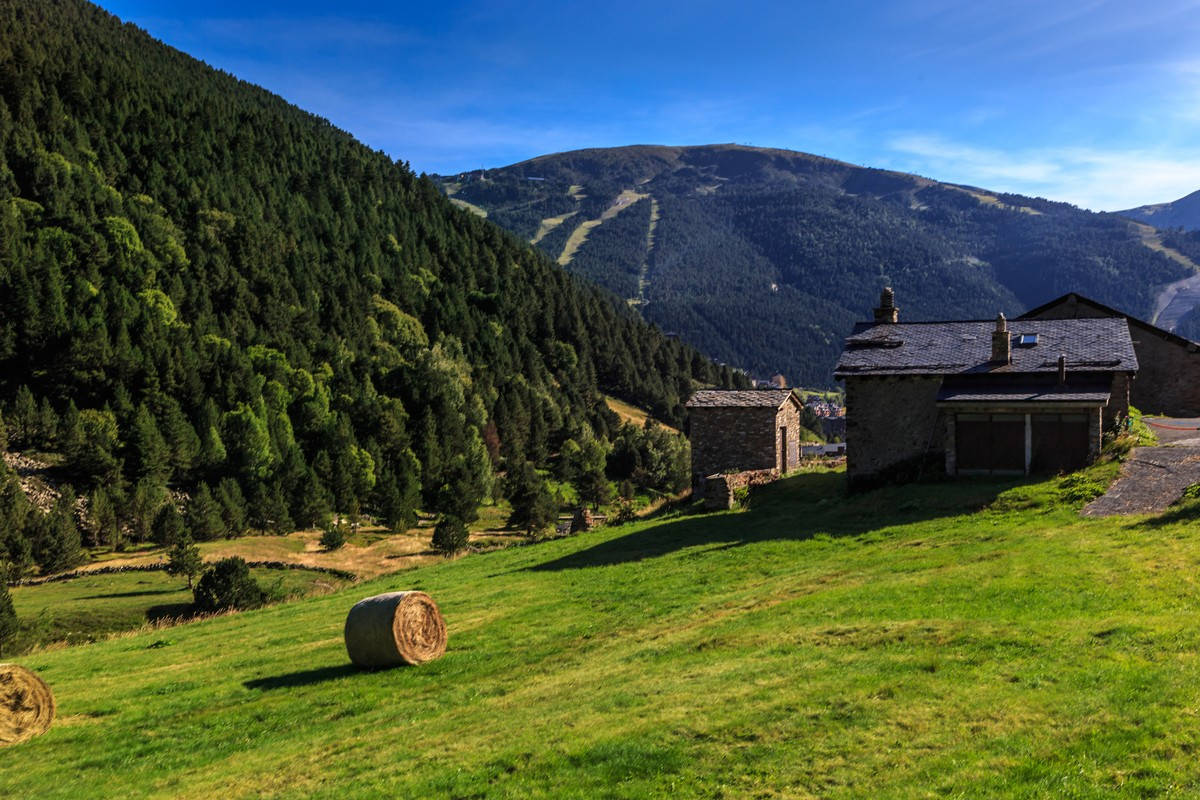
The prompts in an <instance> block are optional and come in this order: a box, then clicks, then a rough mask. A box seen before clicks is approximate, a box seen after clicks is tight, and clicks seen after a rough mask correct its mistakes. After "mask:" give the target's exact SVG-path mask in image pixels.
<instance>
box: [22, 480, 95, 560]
mask: <svg viewBox="0 0 1200 800" xmlns="http://www.w3.org/2000/svg"><path fill="white" fill-rule="evenodd" d="M60 491H61V494H60V495H59V497H58V499H57V500H55V501H54V505H53V506H52V507H51V509H50V511H49V513H46V514H40V515H38V516H39V517H40V519H38V520H37V522H36V533H35V534H34V539H33V557H34V560H35V561H37V563H38V565H39V566H40V567H41V568H42V574H43V575H48V574H50V573H54V572H62V571H63V570H67V569H70V568H71V567H74V566H77V565H79V564H81V563H83V560H84V557H85V556H84V552H83V545H82V543H81V541H80V536H79V527H78V525H76V523H75V492H74V491H72V489H71V487H70V486H64V487H62V489H61V490H60Z"/></svg>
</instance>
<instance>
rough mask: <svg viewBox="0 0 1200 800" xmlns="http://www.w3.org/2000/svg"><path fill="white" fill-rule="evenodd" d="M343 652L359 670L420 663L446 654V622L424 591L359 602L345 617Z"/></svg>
mask: <svg viewBox="0 0 1200 800" xmlns="http://www.w3.org/2000/svg"><path fill="white" fill-rule="evenodd" d="M345 639H346V652H347V653H348V654H349V655H350V660H351V661H352V662H354V664H355V665H357V666H359V667H365V668H369V669H377V668H380V667H396V666H400V665H402V664H423V663H425V662H426V661H432V660H434V659H435V658H439V657H441V655H442V654H443V653H445V652H446V623H445V621H444V620H443V619H442V613H441V612H440V611H438V607H437V604H436V603H434V602H433V598H432V597H430V596H429V595H427V594H425V593H424V592H388V593H387V594H379V595H375V596H374V597H368V598H366V599H365V600H360V601H359V602H358V603H356V604H355V605H354V607H353V608H351V609H350V613H349V614H347V615H346V629H345Z"/></svg>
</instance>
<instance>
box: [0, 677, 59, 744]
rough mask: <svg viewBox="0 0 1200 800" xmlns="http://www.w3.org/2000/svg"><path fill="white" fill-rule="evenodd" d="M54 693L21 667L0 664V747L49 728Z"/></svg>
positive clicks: (53, 708) (39, 733) (39, 679)
mask: <svg viewBox="0 0 1200 800" xmlns="http://www.w3.org/2000/svg"><path fill="white" fill-rule="evenodd" d="M54 711H55V705H54V693H53V692H51V691H50V687H49V686H47V685H46V682H45V681H43V680H42V679H41V678H39V677H38V676H37V675H35V674H33V673H32V672H30V671H29V670H27V669H25V668H24V667H19V666H17V665H16V664H0V747H3V746H5V745H10V744H18V743H19V742H23V741H25V740H27V739H32V738H33V737H35V736H40V735H42V734H43V733H45V732H46V731H48V730H49V729H50V723H51V722H53V721H54Z"/></svg>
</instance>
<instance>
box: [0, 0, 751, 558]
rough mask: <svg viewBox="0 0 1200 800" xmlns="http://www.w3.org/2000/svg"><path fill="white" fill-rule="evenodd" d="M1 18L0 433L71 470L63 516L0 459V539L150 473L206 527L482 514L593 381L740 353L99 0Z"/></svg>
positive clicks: (156, 530) (109, 529)
mask: <svg viewBox="0 0 1200 800" xmlns="http://www.w3.org/2000/svg"><path fill="white" fill-rule="evenodd" d="M0 30H2V31H3V34H2V36H0V409H2V411H3V416H4V419H5V424H4V425H0V439H2V438H4V436H5V435H6V434H7V438H8V440H9V441H8V444H9V445H10V446H11V447H12V448H14V449H21V450H30V449H32V450H36V451H42V452H45V453H48V455H47V458H48V459H49V460H50V462H51V463H54V464H57V465H58V466H57V475H58V477H59V479H60V480H62V481H63V482H64V483H68V482H69V483H70V484H71V485H72V486H73V487H74V489H75V490H76V491H79V492H86V493H87V494H88V495H89V497H90V503H89V504H88V508H87V513H86V514H85V515H83V518H84V519H85V525H84V529H83V531H82V532H80V531H77V530H75V528H74V523H73V521H72V516H73V515H72V505H73V497H72V496H71V494H70V492H69V491H67V492H64V496H63V498H62V499H61V500H60V501H59V503H58V505H57V506H56V508H55V510H54V511H53V512H52V513H51V514H49V515H41V514H37V513H35V512H33V511H31V509H30V508H29V507H28V504H27V503H25V502H24V500H23V499H22V497H21V493H20V491H19V490H18V489H17V488H15V480H14V479H13V478H12V476H11V475H6V474H3V473H4V467H3V465H2V464H0V562H3V561H4V560H5V559H6V558H7V560H9V561H12V562H16V563H17V564H18V565H19V566H24V565H28V564H29V563H30V562H31V561H37V562H38V563H39V564H41V565H42V567H43V568H44V569H53V568H58V567H62V566H66V565H68V564H69V563H71V562H72V561H74V560H77V559H78V553H79V544H80V537H81V536H82V539H83V541H84V542H85V543H88V542H92V543H108V544H114V543H120V541H121V540H122V539H124V538H125V537H128V536H132V537H134V538H146V537H150V536H155V535H159V536H165V535H168V534H169V533H170V532H171V531H172V530H175V529H177V528H178V527H179V526H178V524H177V522H175V521H173V520H172V519H171V517H172V515H174V514H175V507H176V504H175V503H171V502H168V494H167V491H168V487H170V488H172V489H179V490H182V491H183V492H184V493H186V494H187V495H190V497H191V502H190V503H188V504H187V514H188V515H189V520H188V521H189V523H191V525H190V527H191V529H192V530H193V531H200V532H205V533H206V535H221V534H223V533H224V534H229V533H237V532H239V531H240V530H241V529H243V528H245V527H246V526H254V527H258V528H265V529H276V530H284V529H287V528H289V527H290V526H293V525H297V526H301V525H311V524H313V523H315V522H318V521H319V520H320V519H321V518H322V517H323V516H327V515H328V513H329V512H330V511H331V510H338V511H342V512H351V513H353V512H358V511H369V512H371V513H373V514H375V515H376V516H378V517H379V518H380V519H382V520H384V521H385V522H386V523H388V524H389V525H391V526H393V527H403V526H405V525H407V524H409V523H410V522H411V521H412V518H413V513H414V509H416V508H417V507H420V508H423V509H427V510H432V511H440V512H443V513H451V514H454V515H457V516H460V517H464V518H472V517H473V516H474V513H475V508H476V506H477V504H478V503H479V502H480V501H481V499H483V498H484V497H485V495H488V494H489V493H490V492H492V490H493V484H494V480H495V476H496V474H497V473H498V472H499V471H501V470H503V469H504V468H505V467H508V466H512V465H521V466H524V465H526V464H532V465H535V466H545V465H546V464H547V461H548V460H549V458H550V457H551V454H552V453H554V452H555V451H556V450H557V449H558V448H559V446H560V444H561V443H563V442H564V441H565V440H568V439H575V440H577V442H582V443H584V444H586V443H587V442H590V441H601V440H603V439H604V437H606V436H613V435H615V434H616V430H615V428H616V424H617V419H616V417H615V415H613V414H612V413H611V412H609V411H608V410H607V409H606V407H605V405H604V402H603V400H602V398H601V392H607V393H609V394H612V395H616V396H618V397H621V398H623V399H625V400H628V401H630V402H633V403H636V404H638V405H640V406H642V407H644V408H647V409H649V410H650V411H652V412H653V413H654V414H655V415H657V416H658V417H659V418H661V419H664V420H666V421H669V422H672V423H679V422H680V420H681V415H682V409H681V403H682V402H683V401H685V400H686V399H687V396H688V395H689V394H690V392H691V390H692V388H693V387H694V386H695V385H696V384H697V382H699V383H705V384H732V383H735V382H737V381H739V380H740V381H743V382H744V379H743V378H741V377H740V376H735V375H734V374H732V373H731V372H730V371H729V370H728V369H724V370H722V369H720V368H717V367H715V366H714V365H713V364H712V363H711V362H709V361H707V360H705V359H703V358H701V357H700V356H699V355H698V354H697V353H696V352H695V351H693V350H691V349H690V348H688V347H686V346H684V345H682V344H680V343H679V342H677V341H674V340H671V339H669V338H667V337H664V336H662V335H661V334H660V333H658V332H657V331H656V330H654V329H653V328H651V327H650V326H649V325H647V324H645V323H644V322H643V321H642V320H641V319H640V318H638V316H637V315H636V314H635V313H633V312H631V311H629V310H628V309H627V308H626V307H625V306H624V304H622V303H621V302H620V301H619V300H618V299H617V298H615V297H613V296H611V295H609V294H608V293H606V292H603V291H600V290H597V289H594V288H590V287H588V286H587V285H585V284H583V283H582V282H581V281H579V280H578V279H576V278H573V277H570V276H568V275H567V274H566V273H564V272H563V271H562V270H561V269H559V268H558V267H557V266H555V265H554V264H553V263H552V262H551V261H550V260H548V259H546V258H544V257H543V256H542V255H541V254H540V253H537V252H536V251H534V250H533V249H532V248H530V247H528V246H527V245H525V244H524V243H523V242H521V241H520V240H518V239H516V238H514V237H512V236H510V235H509V234H507V233H505V232H504V231H502V230H501V229H500V228H498V227H497V226H495V225H493V224H492V223H490V222H485V221H481V220H479V219H478V218H476V217H475V216H473V215H471V214H469V213H467V212H463V211H460V210H458V209H456V208H454V207H453V206H452V205H451V204H450V203H449V202H448V201H447V200H446V199H445V198H444V197H443V196H442V194H441V193H440V192H439V191H438V189H437V187H436V186H435V185H434V184H433V183H432V182H431V181H429V180H427V179H425V178H421V177H417V176H415V175H414V174H413V173H412V171H411V170H410V169H409V168H408V166H407V165H406V164H404V163H395V162H393V161H391V160H390V159H389V158H388V157H386V156H385V155H384V154H382V153H378V152H373V151H371V150H369V149H368V148H366V147H364V146H362V145H361V144H359V143H357V142H356V141H355V140H354V139H353V138H351V137H350V136H349V135H348V134H346V133H344V132H342V131H339V130H337V129H335V128H333V127H332V126H331V125H330V124H329V123H328V122H326V121H325V120H322V119H319V118H317V117H314V116H312V115H310V114H307V113H304V112H303V111H301V110H299V109H297V108H295V107H293V106H290V105H288V104H287V103H285V102H284V101H282V100H281V99H280V98H278V97H276V96H273V95H271V94H269V93H268V92H266V91H263V90H261V89H258V88H256V87H254V86H251V85H249V84H246V83H244V82H241V81H238V80H237V79H235V78H233V77H232V76H230V75H228V74H224V73H221V72H218V71H214V70H212V69H209V68H208V67H206V66H204V65H203V64H201V63H199V62H197V61H196V60H194V59H192V58H190V57H188V56H187V55H185V54H183V53H180V52H178V51H176V50H173V49H171V48H168V47H166V46H163V45H162V44H160V43H158V42H156V41H154V40H152V39H151V38H150V37H149V36H147V35H146V34H145V33H144V32H142V31H140V30H139V29H137V28H135V27H133V26H130V25H122V24H121V23H120V21H119V20H117V19H116V18H115V17H113V16H111V15H109V14H108V13H106V12H104V11H103V10H101V9H99V8H97V7H95V6H92V5H89V4H86V3H83V2H79V1H78V0H54V1H51V0H43V1H42V2H37V3H29V2H25V0H0ZM2 444H3V442H0V445H2ZM0 449H3V448H2V447H0ZM602 463H603V462H602ZM76 510H78V509H76ZM164 532H165V533H164Z"/></svg>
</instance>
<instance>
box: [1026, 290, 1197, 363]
mask: <svg viewBox="0 0 1200 800" xmlns="http://www.w3.org/2000/svg"><path fill="white" fill-rule="evenodd" d="M1072 302H1075V303H1078V304H1080V305H1086V306H1091V307H1092V308H1094V309H1096V310H1097V311H1099V312H1100V313H1102V314H1107V315H1108V316H1110V317H1124V318H1125V319H1126V320H1128V321H1129V324H1130V325H1136V326H1137V327H1139V328H1141V329H1142V330H1145V331H1149V332H1150V333H1153V334H1155V335H1157V336H1159V337H1161V338H1163V339H1166V340H1167V341H1171V342H1174V343H1175V344H1181V345H1184V346H1185V347H1188V348H1190V349H1192V350H1195V349H1196V348H1197V347H1200V345H1198V344H1197V343H1196V342H1193V341H1192V340H1191V339H1188V338H1185V337H1183V336H1180V335H1179V334H1177V333H1175V332H1174V331H1169V330H1166V329H1165V328H1160V327H1158V326H1157V325H1154V324H1151V323H1149V322H1146V320H1144V319H1138V318H1137V317H1135V316H1132V315H1130V314H1126V313H1125V312H1124V311H1121V310H1120V309H1119V308H1113V307H1112V306H1107V305H1105V304H1104V303H1101V302H1100V301H1099V300H1093V299H1092V298H1090V297H1086V296H1084V295H1082V294H1080V293H1079V292H1067V293H1066V294H1064V295H1063V296H1061V297H1056V298H1054V299H1053V300H1051V301H1050V302H1048V303H1043V304H1042V305H1040V306H1038V307H1037V308H1031V309H1030V310H1028V311H1026V312H1025V313H1024V314H1022V315H1021V316H1019V317H1017V319H1022V320H1024V319H1034V318H1036V317H1038V316H1040V315H1041V314H1044V313H1046V312H1047V311H1049V310H1050V309H1052V308H1055V307H1057V306H1063V305H1067V304H1069V303H1072Z"/></svg>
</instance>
